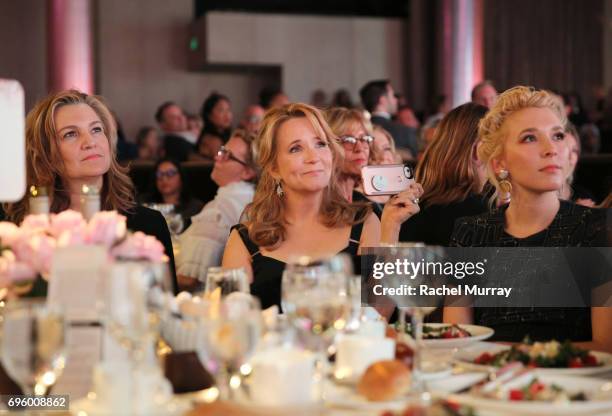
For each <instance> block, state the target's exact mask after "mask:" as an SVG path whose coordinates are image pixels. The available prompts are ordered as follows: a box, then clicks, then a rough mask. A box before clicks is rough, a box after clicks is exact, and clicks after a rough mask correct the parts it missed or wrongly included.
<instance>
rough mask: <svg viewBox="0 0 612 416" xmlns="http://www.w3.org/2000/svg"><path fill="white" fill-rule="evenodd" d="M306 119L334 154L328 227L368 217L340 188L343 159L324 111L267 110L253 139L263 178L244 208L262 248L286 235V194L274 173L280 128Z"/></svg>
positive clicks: (294, 106) (323, 212)
mask: <svg viewBox="0 0 612 416" xmlns="http://www.w3.org/2000/svg"><path fill="white" fill-rule="evenodd" d="M294 118H305V119H306V120H308V122H309V123H310V124H311V125H312V127H313V129H314V131H315V133H316V135H317V136H318V137H319V138H321V139H322V140H324V141H325V142H326V143H327V145H328V146H329V148H330V150H331V154H332V173H331V177H330V181H329V185H328V186H327V187H326V188H325V191H324V194H323V200H322V202H321V207H320V211H319V213H320V216H321V220H322V222H323V224H324V225H325V226H327V227H342V226H346V225H353V224H355V223H358V222H362V221H364V220H365V218H366V216H367V214H368V210H367V209H364V207H365V206H364V205H361V204H352V203H349V202H348V201H347V200H346V199H345V198H344V197H343V196H342V193H341V191H340V188H339V185H338V182H337V180H338V179H337V178H338V175H339V169H340V168H341V166H342V164H343V161H344V158H343V153H342V151H341V148H340V145H339V144H338V143H337V139H336V136H335V135H334V134H333V132H332V130H331V129H330V128H329V126H328V124H327V122H326V121H325V118H324V117H323V115H322V114H321V112H320V111H319V110H318V109H316V108H315V107H313V106H310V105H308V104H303V103H291V104H287V105H284V106H281V107H276V108H272V109H270V110H268V111H267V112H266V114H265V116H264V119H263V121H262V125H261V128H260V130H259V134H258V136H257V138H256V139H255V141H254V142H253V157H254V160H255V163H256V164H257V165H258V166H259V167H260V169H261V171H260V175H261V176H260V178H259V182H258V183H257V189H256V190H255V196H254V197H253V202H252V203H250V204H249V205H248V206H247V207H246V208H245V211H244V215H243V223H244V224H245V225H246V226H247V229H248V231H249V238H250V239H251V240H252V241H253V242H254V243H255V244H256V245H257V246H260V247H268V248H275V247H277V246H278V245H279V244H281V243H282V242H283V241H284V240H285V238H286V226H287V222H286V219H285V202H284V199H285V198H286V197H287V196H286V195H285V196H279V195H277V192H276V187H277V182H276V180H275V179H274V176H273V175H272V172H273V170H274V169H275V168H276V167H277V155H278V137H277V135H278V130H279V129H280V127H281V126H282V125H283V123H285V122H286V121H288V120H291V119H294Z"/></svg>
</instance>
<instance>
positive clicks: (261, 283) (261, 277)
mask: <svg viewBox="0 0 612 416" xmlns="http://www.w3.org/2000/svg"><path fill="white" fill-rule="evenodd" d="M234 229H235V230H237V231H238V233H239V235H240V238H241V239H242V242H243V243H244V245H245V246H246V248H247V250H248V251H249V254H250V255H251V265H252V267H253V283H251V294H252V295H253V296H257V297H258V298H259V300H260V302H261V307H262V309H265V308H269V307H270V306H272V305H278V307H279V308H280V309H281V310H282V308H281V282H282V276H283V271H284V270H285V264H286V263H285V262H283V261H280V260H277V259H275V258H273V257H268V256H264V255H263V254H261V251H260V249H259V247H258V246H256V245H255V243H253V241H251V239H250V238H249V232H248V229H247V227H246V226H245V225H243V224H238V225H234V226H233V227H232V230H234ZM362 229H363V222H360V223H358V224H355V225H353V227H352V228H351V235H350V237H349V243H348V245H347V246H346V247H345V248H344V249H343V250H341V251H340V252H341V253H347V254H350V255H351V256H354V257H356V256H357V250H358V248H359V240H360V238H361V230H362ZM354 263H355V262H354Z"/></svg>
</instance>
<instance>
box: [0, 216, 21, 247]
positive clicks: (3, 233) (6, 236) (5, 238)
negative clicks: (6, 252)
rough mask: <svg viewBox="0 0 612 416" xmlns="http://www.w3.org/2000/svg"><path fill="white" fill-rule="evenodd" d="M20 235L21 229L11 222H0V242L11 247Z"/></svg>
mask: <svg viewBox="0 0 612 416" xmlns="http://www.w3.org/2000/svg"><path fill="white" fill-rule="evenodd" d="M20 235H21V230H20V229H19V227H17V226H16V225H15V224H13V223H12V222H8V221H2V222H0V244H2V245H3V246H8V247H11V246H12V245H13V243H14V242H15V241H16V240H17V239H18V238H19V236H20Z"/></svg>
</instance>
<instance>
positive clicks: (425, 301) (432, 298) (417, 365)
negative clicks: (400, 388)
mask: <svg viewBox="0 0 612 416" xmlns="http://www.w3.org/2000/svg"><path fill="white" fill-rule="evenodd" d="M384 248H385V254H384V255H383V258H384V261H385V262H386V263H395V262H396V260H397V259H400V260H402V261H404V260H407V261H408V262H410V263H412V264H417V263H421V264H422V265H423V267H425V265H427V264H431V263H434V262H437V261H440V260H441V259H442V258H443V256H444V249H443V248H442V247H438V246H426V245H425V244H423V243H399V244H394V245H386V246H384ZM407 283H408V284H409V285H410V286H412V287H414V288H417V289H418V288H420V286H421V285H426V286H428V287H430V288H436V287H439V286H441V285H442V284H443V283H442V276H439V275H436V274H435V273H432V274H428V273H424V272H423V269H422V268H421V269H419V271H418V272H416V273H415V274H414V275H412V276H406V275H400V274H392V275H390V276H386V277H385V278H384V279H383V285H384V286H386V287H387V288H399V287H401V286H402V285H405V284H407ZM416 293H417V294H415V295H408V296H406V295H401V294H398V295H395V296H391V298H392V299H393V300H394V301H395V303H396V305H397V307H398V309H399V324H400V328H401V331H404V330H405V328H406V315H407V314H409V315H411V317H412V335H413V338H414V341H415V350H414V370H413V371H414V373H413V374H414V375H415V377H414V381H415V382H414V383H413V391H414V392H415V393H417V394H419V396H420V398H421V400H424V401H428V400H429V397H430V396H429V394H428V391H427V386H426V384H425V383H424V380H423V376H424V371H423V370H424V366H423V319H424V317H425V316H426V315H428V314H430V313H431V312H433V311H434V310H435V309H436V306H437V305H439V304H440V303H441V301H442V299H443V296H441V295H437V294H432V295H428V296H420V295H419V294H418V293H419V291H418V290H417V292H416ZM434 293H438V292H437V291H436V292H434Z"/></svg>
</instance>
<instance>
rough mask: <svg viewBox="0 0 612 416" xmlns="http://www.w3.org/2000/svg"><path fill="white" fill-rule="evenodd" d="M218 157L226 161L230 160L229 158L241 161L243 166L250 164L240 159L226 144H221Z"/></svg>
mask: <svg viewBox="0 0 612 416" xmlns="http://www.w3.org/2000/svg"><path fill="white" fill-rule="evenodd" d="M217 157H218V158H219V159H221V160H223V161H224V162H225V161H228V160H233V161H234V162H238V163H240V164H241V165H242V166H246V167H248V166H249V165H248V164H247V163H246V162H244V161H242V160H240V159H238V158H237V157H236V156H234V155H233V154H232V151H231V150H230V149H227V148H226V147H225V146H221V147H220V148H219V150H218V151H217Z"/></svg>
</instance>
